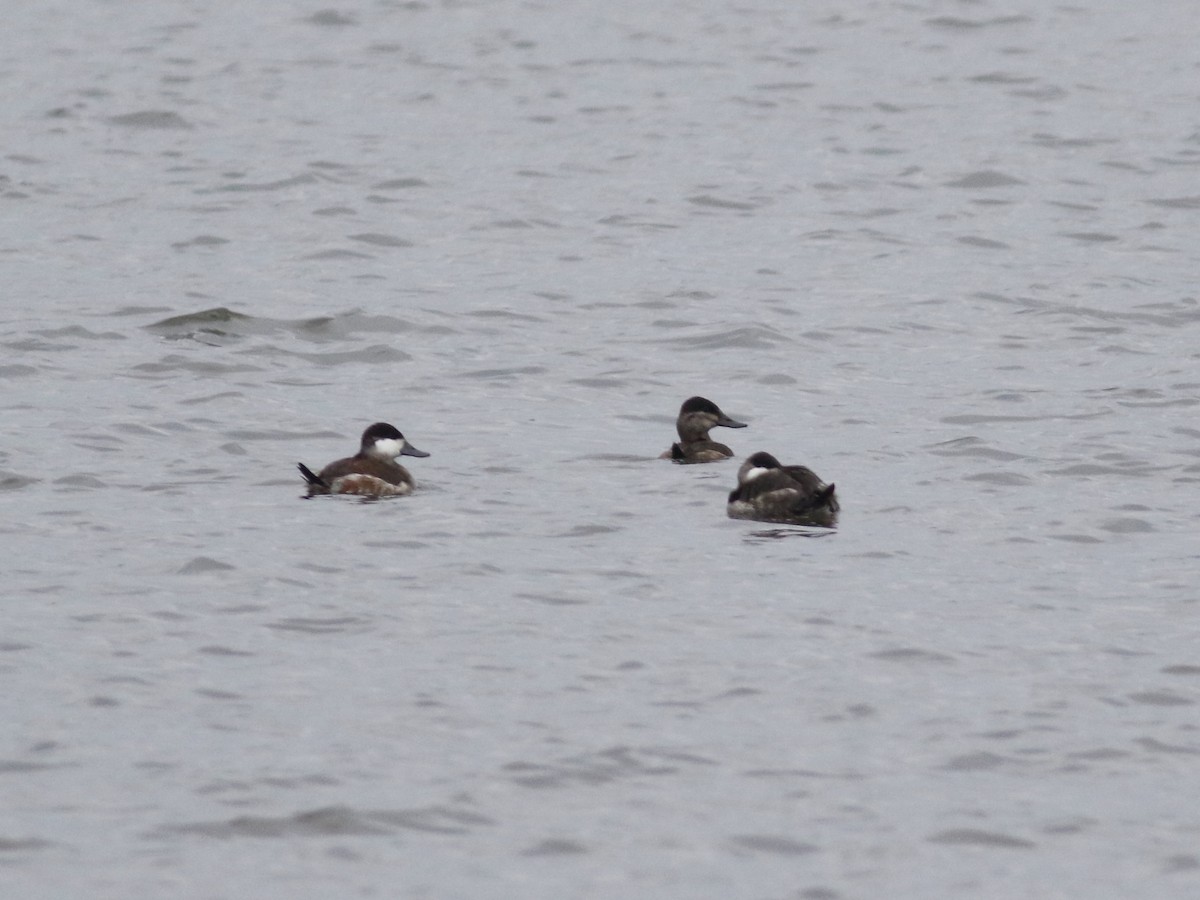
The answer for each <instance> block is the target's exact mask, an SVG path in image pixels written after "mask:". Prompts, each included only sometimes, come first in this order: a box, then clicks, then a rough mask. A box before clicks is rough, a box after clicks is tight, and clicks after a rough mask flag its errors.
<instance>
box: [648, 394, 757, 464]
mask: <svg viewBox="0 0 1200 900" xmlns="http://www.w3.org/2000/svg"><path fill="white" fill-rule="evenodd" d="M718 425H721V426H724V427H725V428H745V427H746V423H745V422H737V421H734V420H733V419H731V418H729V416H727V415H725V413H723V412H721V408H720V407H719V406H717V404H715V403H713V402H712V401H711V400H705V399H704V398H703V397H689V398H688V399H687V400H684V401H683V406H681V407H679V418H678V419H676V420H675V430H676V431H678V432H679V442H678V443H676V444H672V445H671V449H670V450H668V451H667V452H666V453H664V454H663V455H662V456H661V457H660V459H673V460H675V462H680V463H702V462H716V461H717V460H720V459H729V457H731V456H733V451H732V450H730V449H729V448H728V447H726V446H725V445H724V444H718V443H717V442H716V441H710V440H709V439H708V430H709V429H710V428H716V427H717V426H718Z"/></svg>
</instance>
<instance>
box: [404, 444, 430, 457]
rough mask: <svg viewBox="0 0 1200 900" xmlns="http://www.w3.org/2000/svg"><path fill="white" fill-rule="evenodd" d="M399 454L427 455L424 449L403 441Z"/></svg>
mask: <svg viewBox="0 0 1200 900" xmlns="http://www.w3.org/2000/svg"><path fill="white" fill-rule="evenodd" d="M400 455H401V456H428V455H429V454H428V453H426V452H425V451H424V450H418V449H417V448H416V447H414V446H413V445H412V444H409V443H405V445H404V449H403V450H401V451H400Z"/></svg>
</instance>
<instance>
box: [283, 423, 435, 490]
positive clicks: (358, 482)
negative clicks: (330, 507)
mask: <svg viewBox="0 0 1200 900" xmlns="http://www.w3.org/2000/svg"><path fill="white" fill-rule="evenodd" d="M428 455H429V454H428V453H426V452H425V451H424V450H418V449H417V448H416V447H414V446H413V445H412V444H410V443H409V442H408V441H407V440H406V439H405V437H404V435H402V434H401V433H400V432H399V431H398V430H397V429H396V428H395V426H392V425H389V424H388V423H387V422H376V423H375V424H374V425H369V426H368V427H367V429H366V430H365V431H364V432H363V433H362V443H361V445H360V447H359V450H358V453H356V454H354V456H348V457H346V458H345V459H339V460H335V461H334V462H331V463H330V464H329V465H327V466H326V467H325V468H323V469H322V470H321V471H320V473H317V474H314V472H313V471H312V469H310V468H309V467H308V466H306V465H304V463H296V467H297V468H298V469H299V470H300V474H301V475H303V476H304V480H305V482H307V484H308V496H310V497H311V496H313V495H315V494H360V495H362V496H365V497H400V496H403V495H404V494H409V493H412V489H413V486H414V482H413V477H412V475H410V474H409V472H408V469H406V468H404V466H402V465H400V464H399V463H398V462H396V459H397V458H398V457H401V456H416V457H425V456H428Z"/></svg>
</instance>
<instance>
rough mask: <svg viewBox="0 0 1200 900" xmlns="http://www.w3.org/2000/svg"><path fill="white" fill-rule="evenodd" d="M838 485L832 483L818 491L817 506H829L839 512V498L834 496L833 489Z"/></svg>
mask: <svg viewBox="0 0 1200 900" xmlns="http://www.w3.org/2000/svg"><path fill="white" fill-rule="evenodd" d="M836 487H837V485H836V484H831V485H829V486H827V487H824V488H822V489H821V490H820V491H818V492H817V496H816V498H815V499H816V505H817V506H827V507H829V508H830V509H831V510H833V511H834V512H837V510H838V502H837V498H836V497H835V496H833V491H834V489H835V488H836Z"/></svg>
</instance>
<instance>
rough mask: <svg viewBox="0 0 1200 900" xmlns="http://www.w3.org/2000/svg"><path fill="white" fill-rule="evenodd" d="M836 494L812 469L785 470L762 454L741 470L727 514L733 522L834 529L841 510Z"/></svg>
mask: <svg viewBox="0 0 1200 900" xmlns="http://www.w3.org/2000/svg"><path fill="white" fill-rule="evenodd" d="M835 490H836V485H833V484H826V483H825V482H823V481H822V480H821V479H820V478H818V477H817V474H816V473H815V472H813V470H812V469H808V468H805V467H804V466H785V465H783V464H781V463H780V462H779V460H777V459H776V458H775V457H774V456H772V455H771V454H770V453H766V452H762V451H760V452H758V453H755V454H753V455H751V456H750V457H748V458H747V459H746V461H745V462H744V463H742V465H741V468H739V469H738V486H737V487H736V488H734V489H733V491H732V492H731V493H730V494H729V504H728V506H727V507H726V512H728V513H729V518H731V519H754V520H756V521H759V522H781V523H786V524H791V525H818V526H821V527H824V528H832V527H834V525H836V524H837V514H838V511H839V510H840V509H841V506H839V504H838V500H837V497H836V496H835Z"/></svg>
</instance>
